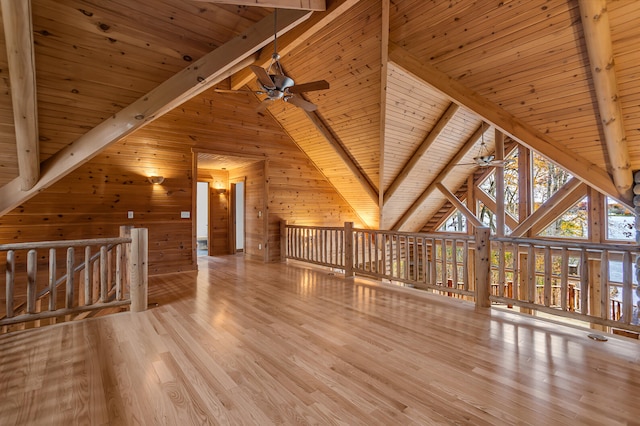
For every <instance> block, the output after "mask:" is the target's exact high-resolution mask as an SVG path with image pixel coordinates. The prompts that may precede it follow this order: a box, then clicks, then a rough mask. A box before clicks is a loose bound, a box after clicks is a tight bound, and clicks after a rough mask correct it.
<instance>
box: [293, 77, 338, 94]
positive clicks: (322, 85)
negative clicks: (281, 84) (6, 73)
mask: <svg viewBox="0 0 640 426" xmlns="http://www.w3.org/2000/svg"><path fill="white" fill-rule="evenodd" d="M328 88H329V82H328V81H325V80H319V81H312V82H310V83H302V84H296V85H295V86H291V87H289V92H291V93H301V92H312V91H314V90H327V89H328Z"/></svg>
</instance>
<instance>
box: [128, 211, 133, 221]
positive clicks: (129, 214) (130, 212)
mask: <svg viewBox="0 0 640 426" xmlns="http://www.w3.org/2000/svg"><path fill="white" fill-rule="evenodd" d="M127 218H128V219H133V210H129V211H128V212H127Z"/></svg>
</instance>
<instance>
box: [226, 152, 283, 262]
mask: <svg viewBox="0 0 640 426" xmlns="http://www.w3.org/2000/svg"><path fill="white" fill-rule="evenodd" d="M265 169H266V164H265V161H259V162H257V163H253V164H251V165H248V166H244V167H239V168H236V169H233V170H231V171H230V172H229V178H230V179H231V180H238V179H240V178H244V179H245V186H244V196H245V205H244V218H245V221H244V225H245V230H244V242H245V243H244V254H245V256H247V257H249V258H251V259H255V260H260V261H267V260H269V257H268V255H267V253H268V250H269V247H268V246H267V237H266V232H265V223H266V222H265V221H266V216H267V208H266V204H265V193H266V191H267V187H266V182H267V180H266V178H265V176H266V174H265ZM278 233H279V232H278Z"/></svg>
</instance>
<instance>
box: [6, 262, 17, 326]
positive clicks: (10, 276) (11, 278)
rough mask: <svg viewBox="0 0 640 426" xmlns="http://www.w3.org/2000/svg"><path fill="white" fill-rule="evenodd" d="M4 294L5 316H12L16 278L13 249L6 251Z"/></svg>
mask: <svg viewBox="0 0 640 426" xmlns="http://www.w3.org/2000/svg"><path fill="white" fill-rule="evenodd" d="M5 277H6V286H7V288H6V289H5V290H6V292H5V293H6V296H7V318H11V317H13V289H14V286H15V278H16V254H15V252H14V251H13V250H9V251H7V266H6V271H5Z"/></svg>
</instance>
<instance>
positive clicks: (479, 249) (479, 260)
mask: <svg viewBox="0 0 640 426" xmlns="http://www.w3.org/2000/svg"><path fill="white" fill-rule="evenodd" d="M490 234H491V230H490V229H489V228H488V227H486V226H482V227H476V231H475V237H476V270H475V283H476V307H479V308H490V307H491V300H490V299H489V295H490V294H491V242H490V241H489V236H490Z"/></svg>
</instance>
